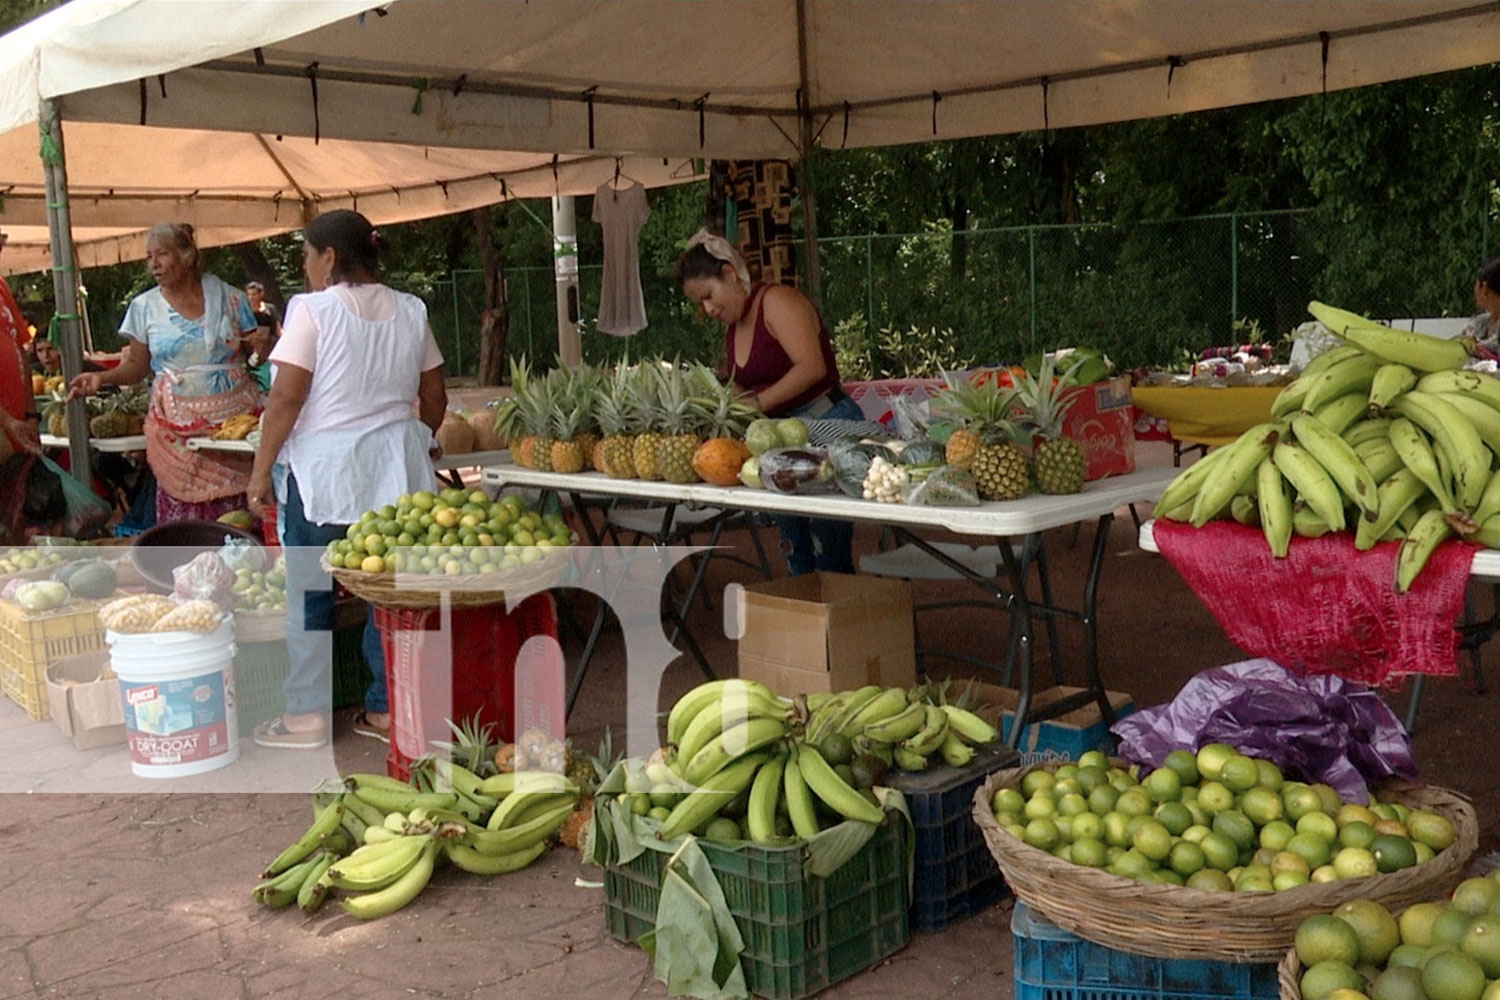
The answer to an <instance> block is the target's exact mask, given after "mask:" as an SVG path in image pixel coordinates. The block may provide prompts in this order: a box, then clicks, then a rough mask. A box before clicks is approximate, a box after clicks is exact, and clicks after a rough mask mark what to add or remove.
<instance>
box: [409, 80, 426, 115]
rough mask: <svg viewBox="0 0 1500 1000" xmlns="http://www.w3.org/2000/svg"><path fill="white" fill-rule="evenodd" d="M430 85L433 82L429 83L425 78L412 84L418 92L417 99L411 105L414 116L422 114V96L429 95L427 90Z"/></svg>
mask: <svg viewBox="0 0 1500 1000" xmlns="http://www.w3.org/2000/svg"><path fill="white" fill-rule="evenodd" d="M430 84H431V81H429V80H428V79H427V78H426V77H425V76H424V77H422V78H421V79H419V80H416V81H414V82H413V83H412V86H413V87H415V88H416V90H417V99H416V100H415V101H413V102H412V105H411V113H412V114H414V115H420V114H421V113H422V95H423V94H425V93H427V88H428V86H429V85H430Z"/></svg>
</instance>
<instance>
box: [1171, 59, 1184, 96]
mask: <svg viewBox="0 0 1500 1000" xmlns="http://www.w3.org/2000/svg"><path fill="white" fill-rule="evenodd" d="M1186 65H1187V60H1186V59H1184V58H1182V56H1167V99H1168V100H1171V98H1172V74H1174V73H1176V72H1177V69H1178V67H1179V66H1186Z"/></svg>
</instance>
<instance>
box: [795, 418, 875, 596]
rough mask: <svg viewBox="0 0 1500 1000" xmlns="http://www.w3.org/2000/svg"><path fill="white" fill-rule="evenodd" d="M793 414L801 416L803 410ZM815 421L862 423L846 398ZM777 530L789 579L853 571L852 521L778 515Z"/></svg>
mask: <svg viewBox="0 0 1500 1000" xmlns="http://www.w3.org/2000/svg"><path fill="white" fill-rule="evenodd" d="M808 405H809V406H811V405H812V404H808ZM803 409H804V410H805V409H806V407H804V408H803ZM792 415H793V416H796V417H800V416H803V411H800V410H799V411H797V412H796V413H793V414H792ZM816 419H818V420H862V419H864V412H863V411H862V410H860V408H859V404H858V403H856V402H855V401H854V400H853V399H852V398H850V397H849V396H845V397H844V398H843V399H841V400H839V401H838V402H837V403H835V404H834V406H833V409H831V410H828V411H827V412H824V413H820V414H818V416H817V418H816ZM776 528H777V530H778V531H779V532H780V534H781V554H782V555H784V556H785V557H786V569H787V573H788V574H789V575H790V576H801V575H802V574H803V573H811V572H813V571H814V570H817V571H818V572H820V573H853V572H854V556H853V553H852V551H851V550H852V546H853V543H854V523H853V522H852V521H830V520H827V519H825V518H814V517H796V516H794V515H787V514H780V515H777V517H776Z"/></svg>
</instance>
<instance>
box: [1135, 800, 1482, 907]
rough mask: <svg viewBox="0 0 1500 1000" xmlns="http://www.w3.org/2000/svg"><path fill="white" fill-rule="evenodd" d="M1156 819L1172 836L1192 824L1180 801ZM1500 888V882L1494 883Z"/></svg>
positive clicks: (1165, 805) (1159, 808)
mask: <svg viewBox="0 0 1500 1000" xmlns="http://www.w3.org/2000/svg"><path fill="white" fill-rule="evenodd" d="M1155 816H1156V820H1157V822H1159V823H1161V825H1162V826H1164V827H1166V828H1167V831H1168V832H1169V833H1171V834H1172V836H1174V837H1180V836H1182V832H1183V831H1184V830H1186V829H1187V828H1188V827H1190V826H1192V825H1193V813H1192V811H1191V810H1190V809H1188V807H1187V806H1185V805H1183V804H1182V803H1181V802H1163V803H1162V804H1161V805H1159V806H1157V807H1156V813H1155ZM1495 888H1496V889H1500V883H1496V884H1495Z"/></svg>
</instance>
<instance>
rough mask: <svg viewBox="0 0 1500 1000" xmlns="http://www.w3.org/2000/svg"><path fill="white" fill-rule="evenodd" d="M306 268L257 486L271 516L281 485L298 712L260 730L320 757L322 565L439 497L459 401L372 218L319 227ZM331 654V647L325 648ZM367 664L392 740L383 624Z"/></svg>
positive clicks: (328, 602) (325, 617)
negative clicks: (375, 514) (336, 549)
mask: <svg viewBox="0 0 1500 1000" xmlns="http://www.w3.org/2000/svg"><path fill="white" fill-rule="evenodd" d="M305 236H306V243H305V246H304V247H303V269H304V270H305V271H306V272H307V281H308V285H309V287H311V288H314V289H319V290H318V291H314V292H312V293H311V294H307V295H299V296H297V297H296V298H294V299H292V301H291V302H290V303H288V304H287V314H286V323H285V325H284V326H283V328H282V334H281V340H280V341H279V342H278V343H277V345H276V347H275V348H274V349H273V350H272V351H271V363H272V364H273V365H275V366H276V379H275V381H274V382H273V383H272V387H271V398H270V401H269V402H268V403H267V404H266V416H265V420H264V425H265V426H264V431H263V437H262V438H261V443H260V450H259V452H258V453H257V454H256V458H255V469H254V472H253V474H252V475H251V477H250V489H249V498H250V509H251V510H253V511H255V512H256V513H257V514H260V513H261V511H262V509H263V508H264V506H265V503H266V500H267V499H268V498H269V497H270V495H271V492H272V490H273V489H274V491H275V494H276V498H277V501H278V503H279V505H280V507H279V517H280V525H281V527H282V530H283V532H284V535H283V539H282V540H283V542H284V543H285V545H286V548H287V583H288V585H289V586H288V593H290V594H293V595H296V594H303V595H305V597H304V601H305V603H304V604H303V606H302V607H300V608H299V607H298V606H297V603H296V598H295V597H293V604H292V605H291V608H290V613H289V616H288V618H287V650H288V654H289V657H290V659H291V664H292V665H291V671H290V672H289V674H288V675H287V679H286V683H285V684H284V685H283V690H284V691H285V693H286V712H285V714H283V715H282V716H281V717H280V718H279V719H273V720H271V721H270V722H266V723H262V724H261V725H260V726H258V727H256V730H255V742H256V743H257V744H259V745H261V746H266V747H278V748H285V749H312V748H316V747H321V746H323V745H324V744H326V743H327V742H328V734H329V708H330V704H331V701H332V697H331V695H332V686H331V684H330V676H329V673H330V671H329V650H328V647H327V645H326V644H320V643H319V641H318V639H317V638H316V637H315V636H312V635H310V633H312V632H320V631H326V630H328V629H330V628H332V625H333V593H332V591H331V590H330V589H329V585H328V582H327V579H326V577H324V576H323V574H322V573H321V572H320V570H319V569H318V557H319V555H320V554H321V549H322V547H323V546H326V545H327V544H328V543H329V542H330V541H333V540H334V539H338V538H343V537H344V536H345V534H346V532H347V529H348V527H349V525H351V524H353V523H355V522H357V521H359V519H360V516H361V515H362V514H363V513H364V512H365V511H366V510H372V509H375V508H378V507H380V506H381V505H383V504H388V503H392V502H394V501H395V499H396V498H397V497H399V496H400V495H401V494H403V493H414V492H417V491H419V490H427V489H431V488H432V487H433V484H434V482H435V481H436V474H435V473H434V472H433V469H432V459H431V454H432V452H433V451H434V449H435V447H436V441H435V440H434V438H433V434H434V433H435V432H436V431H437V428H438V425H439V424H441V423H442V421H443V412H444V410H445V409H446V408H447V405H448V396H447V391H446V390H445V389H444V387H443V368H442V365H443V355H442V353H441V352H440V351H439V350H438V346H437V341H436V340H434V339H433V336H432V329H431V328H430V327H429V326H428V325H427V307H426V306H425V305H424V304H423V303H422V300H421V299H419V298H417V297H416V296H415V295H408V294H406V293H405V292H398V291H396V290H394V289H392V288H388V287H386V286H385V285H384V284H382V283H381V282H380V280H379V279H378V278H377V277H376V272H377V270H378V267H379V260H380V236H379V234H378V233H377V232H376V231H375V229H374V228H372V227H371V226H370V223H369V221H368V220H367V219H365V217H364V216H362V215H360V214H359V213H358V212H351V211H348V210H346V209H341V210H339V211H335V212H328V213H326V214H324V215H320V216H318V217H317V218H316V219H314V220H313V221H312V222H311V223H310V224H309V225H308V227H307V231H306V234H305ZM320 647H321V648H320ZM364 652H365V660H366V662H368V663H369V665H370V668H371V671H372V672H373V673H374V675H375V676H374V681H373V682H372V683H371V685H370V688H369V690H368V691H367V692H366V694H365V710H364V711H363V712H361V713H360V714H359V715H358V716H357V717H356V718H355V722H354V729H355V732H357V733H359V734H361V735H364V736H372V737H374V738H376V739H381V740H385V741H389V739H390V707H389V705H388V703H387V695H386V684H385V660H384V657H383V656H382V655H381V647H380V641H379V636H378V633H376V631H375V628H374V624H373V610H372V621H371V622H370V623H369V624H367V625H366V627H365V644H364Z"/></svg>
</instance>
